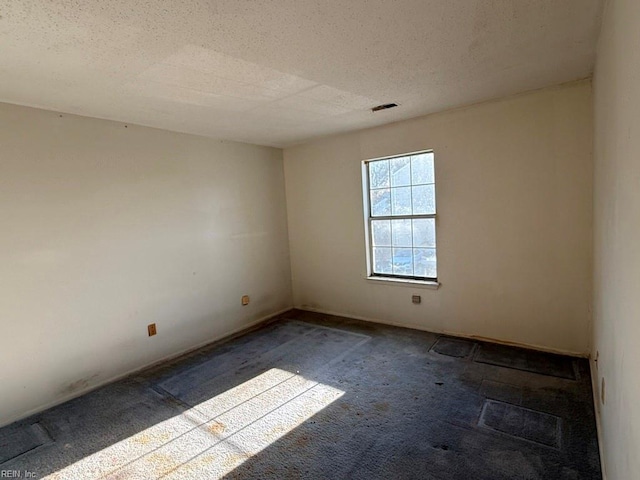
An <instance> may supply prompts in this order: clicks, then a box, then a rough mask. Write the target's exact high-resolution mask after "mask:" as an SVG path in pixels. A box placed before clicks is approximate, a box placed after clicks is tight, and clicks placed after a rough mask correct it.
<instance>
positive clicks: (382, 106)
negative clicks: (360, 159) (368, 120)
mask: <svg viewBox="0 0 640 480" xmlns="http://www.w3.org/2000/svg"><path fill="white" fill-rule="evenodd" d="M397 106H398V104H397V103H385V104H384V105H378V106H377V107H373V108H372V109H371V111H372V112H379V111H380V110H386V109H387V108H394V107H397Z"/></svg>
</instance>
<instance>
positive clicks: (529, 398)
mask: <svg viewBox="0 0 640 480" xmlns="http://www.w3.org/2000/svg"><path fill="white" fill-rule="evenodd" d="M599 463H600V462H599V456H598V444H597V439H596V427H595V417H594V410H593V400H592V392H591V386H590V376H589V364H588V362H587V361H586V360H584V359H576V358H571V357H565V356H560V355H552V354H548V353H541V352H535V351H531V350H525V349H519V348H514V347H505V346H502V345H495V344H490V343H484V342H478V341H471V340H465V339H459V338H452V337H447V336H442V335H437V334H433V333H428V332H420V331H414V330H409V329H403V328H396V327H390V326H384V325H378V324H372V323H366V322H360V321H356V320H350V319H346V318H341V317H334V316H329V315H321V314H316V313H310V312H304V311H297V310H292V311H290V312H287V313H286V314H283V315H281V316H280V317H278V318H277V319H275V321H273V322H271V323H269V324H266V325H264V326H262V327H260V328H258V329H256V330H254V331H251V332H248V333H246V334H244V335H242V336H239V337H236V338H233V339H231V340H228V341H224V342H217V343H215V344H212V345H210V346H208V347H205V348H202V349H200V350H198V351H196V352H193V353H191V354H189V355H186V356H184V357H181V358H179V359H176V360H173V361H170V362H167V363H165V364H162V365H160V366H157V367H155V368H153V369H148V370H146V371H143V372H140V373H138V374H136V375H134V376H131V377H128V378H126V379H124V380H121V381H119V382H116V383H113V384H110V385H107V386H105V387H102V388H100V389H97V390H95V391H93V392H90V393H88V394H86V395H84V396H82V397H79V398H77V399H74V400H72V401H69V402H66V403H64V404H62V405H59V406H57V407H54V408H51V409H49V410H46V411H44V412H42V413H39V414H37V415H34V416H32V417H30V418H27V419H24V420H21V421H19V422H16V423H14V424H11V425H8V426H6V427H4V428H1V429H0V473H1V472H3V471H4V472H18V473H20V474H21V475H22V477H21V478H27V477H30V478H38V479H42V478H49V479H64V480H67V479H83V480H84V479H102V478H104V479H145V480H150V479H190V478H202V479H205V478H207V479H213V478H225V479H245V478H246V479H254V478H255V479H264V478H274V479H287V478H291V479H297V478H303V479H307V478H308V479H342V478H344V479H351V478H353V479H425V480H457V479H461V480H469V479H474V480H501V479H505V480H506V479H526V480H535V479H544V480H549V479H568V480H582V479H590V480H591V479H601V478H602V477H601V473H600V466H599Z"/></svg>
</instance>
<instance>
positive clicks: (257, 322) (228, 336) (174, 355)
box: [0, 307, 293, 428]
mask: <svg viewBox="0 0 640 480" xmlns="http://www.w3.org/2000/svg"><path fill="white" fill-rule="evenodd" d="M292 309H293V307H287V308H284V309H282V310H279V311H277V312H275V313H271V314H269V315H266V316H264V317H261V318H259V319H257V320H254V321H252V322H250V323H248V324H246V325H243V326H241V327H238V328H235V329H233V330H230V331H228V332H225V333H224V334H222V335H219V336H217V337H214V338H210V339H208V340H206V341H204V342H202V343H199V344H197V345H195V346H192V347H188V348H186V349H184V350H180V351H179V352H177V353H172V354H171V355H167V356H166V357H162V358H161V359H159V360H154V361H153V362H149V363H146V364H144V365H142V366H140V367H135V368H133V369H131V370H127V371H126V372H125V373H121V374H118V375H114V376H113V377H109V378H108V379H106V380H103V381H101V382H99V383H96V384H95V385H91V386H90V387H88V388H86V389H84V390H80V391H77V392H74V393H72V394H71V395H67V396H65V397H62V398H58V399H56V400H54V401H52V402H50V403H47V404H45V405H42V406H40V407H36V408H33V409H31V410H29V411H27V412H25V413H23V414H20V415H17V416H15V417H13V418H11V419H9V420H8V421H7V422H4V423H2V424H0V428H1V427H4V426H5V425H9V424H11V423H13V422H17V421H18V420H22V419H24V418H27V417H30V416H31V415H35V414H37V413H40V412H43V411H44V410H47V409H49V408H53V407H55V406H57V405H61V404H63V403H65V402H68V401H69V400H73V399H74V398H78V397H81V396H83V395H86V394H87V393H89V392H92V391H93V390H97V389H98V388H101V387H104V386H105V385H108V384H110V383H114V382H117V381H118V380H122V379H124V378H127V377H129V376H132V375H136V374H139V373H140V372H142V371H144V370H147V369H149V368H153V367H155V366H158V365H160V364H162V363H165V362H169V361H172V360H176V359H177V358H180V357H182V356H184V355H188V354H189V353H192V352H195V351H196V350H199V349H201V348H203V347H205V346H207V345H210V344H212V343H216V342H221V341H225V340H230V339H232V338H233V337H236V336H239V335H242V334H245V333H248V332H249V331H251V330H254V329H255V328H257V327H258V326H261V325H262V324H265V323H268V322H270V321H271V320H273V319H274V318H276V317H277V316H279V315H282V314H283V313H285V312H288V311H289V310H292Z"/></svg>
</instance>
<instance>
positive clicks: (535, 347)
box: [294, 306, 589, 358]
mask: <svg viewBox="0 0 640 480" xmlns="http://www.w3.org/2000/svg"><path fill="white" fill-rule="evenodd" d="M294 308H296V309H298V310H306V311H309V312H315V313H324V314H326V315H336V316H339V317H345V318H352V319H354V320H364V321H365V322H372V323H380V324H382V325H391V326H394V327H403V328H411V329H413V330H421V331H424V332H430V333H437V334H441V335H450V336H452V337H460V338H465V339H469V340H479V341H485V342H491V343H499V344H501V345H509V346H512V347H522V348H528V349H530V350H538V351H540V352H547V353H557V354H560V355H569V356H571V357H579V358H589V353H585V352H575V351H572V350H563V349H560V348H552V347H545V346H542V345H535V344H531V343H521V342H512V341H508V340H501V339H499V338H490V337H482V336H480V335H473V334H468V333H462V332H455V331H451V330H437V329H433V328H429V327H425V326H423V325H416V324H413V323H402V322H392V321H388V320H381V319H379V318H370V317H362V316H357V315H351V314H349V313H343V312H334V311H331V310H325V309H322V308H315V307H309V306H302V307H294Z"/></svg>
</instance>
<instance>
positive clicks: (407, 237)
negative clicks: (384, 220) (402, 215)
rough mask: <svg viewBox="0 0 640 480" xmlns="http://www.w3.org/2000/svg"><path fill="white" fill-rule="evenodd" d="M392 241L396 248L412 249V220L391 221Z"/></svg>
mask: <svg viewBox="0 0 640 480" xmlns="http://www.w3.org/2000/svg"><path fill="white" fill-rule="evenodd" d="M391 240H392V244H393V246H394V247H411V246H412V243H411V220H409V219H407V220H391Z"/></svg>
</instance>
